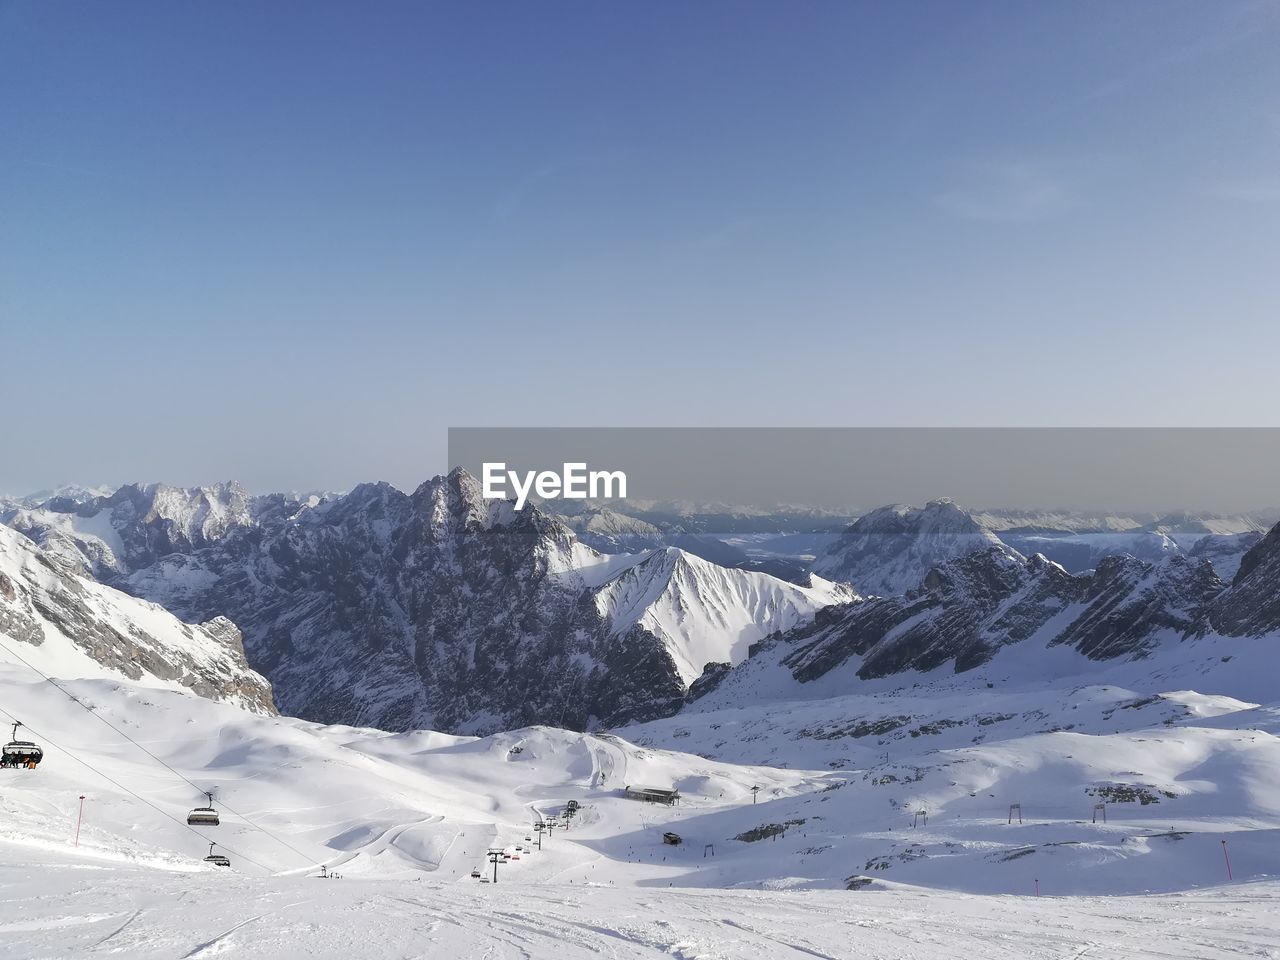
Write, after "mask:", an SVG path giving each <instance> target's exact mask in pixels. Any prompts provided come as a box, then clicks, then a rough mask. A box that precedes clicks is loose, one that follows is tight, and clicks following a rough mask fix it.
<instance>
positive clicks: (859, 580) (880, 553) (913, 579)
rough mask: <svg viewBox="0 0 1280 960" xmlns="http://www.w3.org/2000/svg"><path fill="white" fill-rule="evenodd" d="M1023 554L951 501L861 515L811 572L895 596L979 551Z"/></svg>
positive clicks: (875, 593)
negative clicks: (951, 562)
mask: <svg viewBox="0 0 1280 960" xmlns="http://www.w3.org/2000/svg"><path fill="white" fill-rule="evenodd" d="M986 549H995V550H999V551H1001V552H1002V553H1005V554H1008V555H1009V556H1011V557H1017V556H1019V554H1018V553H1017V551H1016V550H1014V549H1013V548H1012V547H1009V546H1007V545H1005V544H1004V543H1003V542H1001V540H1000V538H999V537H998V536H996V535H995V534H994V533H992V532H991V531H990V530H988V529H987V528H986V527H984V526H982V525H981V524H979V523H978V522H977V521H976V520H974V518H973V517H972V516H971V515H970V514H968V513H966V512H965V511H964V510H962V509H961V508H960V507H958V506H956V504H955V503H954V502H953V501H951V500H933V501H931V502H930V503H928V504H926V505H925V506H924V507H922V508H921V507H908V506H902V505H894V506H889V507H881V508H880V509H878V510H873V511H871V512H870V513H868V514H866V515H865V516H862V517H859V518H858V520H857V521H855V522H854V523H853V524H851V525H850V526H849V527H848V528H846V529H845V531H844V532H843V533H842V534H841V535H840V536H839V537H838V538H837V539H836V541H835V543H833V544H832V545H831V546H830V547H828V548H827V550H826V551H825V552H823V553H822V554H820V555H819V556H818V557H817V558H816V559H815V560H814V562H813V566H812V567H811V568H810V569H811V570H812V571H813V572H814V573H816V574H818V575H819V576H822V577H825V578H826V579H828V580H837V581H840V582H842V583H849V584H852V585H853V587H854V589H856V590H857V591H858V592H859V593H861V594H863V595H864V596H866V595H873V596H883V597H891V596H897V595H900V594H903V593H905V592H906V591H907V590H910V589H911V588H912V587H914V586H916V585H917V584H918V583H920V579H921V578H922V577H923V576H924V575H925V574H926V573H928V572H929V570H931V569H933V568H934V567H936V566H937V565H938V564H941V563H946V562H947V561H948V560H955V559H957V558H959V557H963V556H966V555H968V554H970V553H972V552H974V551H975V550H986Z"/></svg>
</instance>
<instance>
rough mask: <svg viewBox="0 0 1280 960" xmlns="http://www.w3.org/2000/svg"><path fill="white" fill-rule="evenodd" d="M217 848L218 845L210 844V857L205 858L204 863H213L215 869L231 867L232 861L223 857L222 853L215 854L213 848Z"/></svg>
mask: <svg viewBox="0 0 1280 960" xmlns="http://www.w3.org/2000/svg"><path fill="white" fill-rule="evenodd" d="M215 846H217V844H213V843H211V844H209V855H208V856H207V857H205V858H204V862H205V863H212V864H213V865H214V866H215V867H229V866H231V861H230V860H228V859H227V858H226V857H224V856H223V855H222V854H220V853H214V852H213V848H214V847H215Z"/></svg>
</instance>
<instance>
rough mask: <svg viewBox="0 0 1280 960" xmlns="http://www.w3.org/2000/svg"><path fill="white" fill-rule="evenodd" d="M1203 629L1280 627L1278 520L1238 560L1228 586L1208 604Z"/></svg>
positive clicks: (1249, 632)
mask: <svg viewBox="0 0 1280 960" xmlns="http://www.w3.org/2000/svg"><path fill="white" fill-rule="evenodd" d="M1206 629H1212V630H1216V631H1217V632H1218V633H1222V634H1226V635H1227V636H1231V637H1239V636H1260V635H1262V634H1265V633H1271V632H1272V631H1274V630H1280V524H1277V525H1276V526H1275V527H1273V528H1272V529H1271V531H1270V532H1269V533H1268V534H1267V535H1266V536H1265V537H1263V538H1262V540H1260V541H1259V542H1258V543H1256V544H1255V545H1254V546H1253V547H1251V548H1250V549H1249V551H1248V552H1247V553H1245V555H1244V557H1243V558H1242V559H1241V560H1240V568H1239V570H1238V571H1237V572H1236V575H1235V578H1234V579H1233V580H1232V581H1231V586H1230V588H1229V589H1227V590H1226V591H1224V592H1223V593H1222V595H1221V596H1219V597H1218V598H1217V599H1215V600H1214V602H1213V603H1212V604H1211V605H1210V607H1209V613H1208V617H1207V621H1206Z"/></svg>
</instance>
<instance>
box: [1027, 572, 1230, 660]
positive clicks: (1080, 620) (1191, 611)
mask: <svg viewBox="0 0 1280 960" xmlns="http://www.w3.org/2000/svg"><path fill="white" fill-rule="evenodd" d="M1088 584H1089V586H1088V590H1087V592H1086V593H1085V598H1084V599H1085V608H1084V609H1083V610H1082V611H1081V612H1080V614H1079V615H1078V616H1077V617H1076V618H1075V619H1074V620H1072V622H1071V624H1070V625H1069V626H1068V627H1067V628H1066V629H1065V630H1063V631H1062V632H1061V633H1060V634H1058V635H1057V636H1056V637H1054V639H1053V640H1052V643H1053V644H1067V645H1069V646H1072V647H1075V649H1077V650H1079V651H1080V652H1081V653H1083V654H1084V655H1085V656H1087V657H1089V658H1091V659H1093V660H1109V659H1111V658H1113V657H1121V656H1136V655H1142V654H1145V653H1147V652H1148V651H1149V649H1150V648H1151V646H1152V645H1153V644H1155V643H1158V642H1159V641H1160V640H1161V639H1172V638H1180V637H1182V636H1183V635H1185V634H1186V633H1187V632H1188V631H1190V630H1191V629H1192V628H1193V627H1194V626H1195V625H1196V624H1197V623H1198V622H1199V620H1200V619H1201V618H1202V617H1203V616H1204V613H1205V608H1206V606H1207V605H1208V603H1209V601H1210V600H1212V599H1213V597H1214V596H1216V595H1217V594H1218V593H1219V592H1220V591H1221V590H1222V588H1223V583H1222V581H1221V580H1219V579H1218V575H1217V574H1216V573H1214V571H1213V566H1212V565H1211V564H1210V563H1209V562H1208V561H1207V560H1192V559H1189V558H1188V557H1184V556H1180V555H1175V556H1172V557H1170V558H1169V559H1168V560H1165V561H1164V562H1163V563H1159V564H1150V563H1144V562H1143V561H1141V560H1138V559H1136V558H1134V557H1107V558H1105V559H1104V560H1103V561H1102V562H1101V563H1099V564H1098V569H1097V570H1096V571H1095V572H1094V574H1093V576H1091V577H1089V578H1088Z"/></svg>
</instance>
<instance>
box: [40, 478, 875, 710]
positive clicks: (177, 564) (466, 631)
mask: <svg viewBox="0 0 1280 960" xmlns="http://www.w3.org/2000/svg"><path fill="white" fill-rule="evenodd" d="M241 493H242V491H239V488H238V487H234V486H233V485H232V486H224V487H218V488H207V489H203V490H202V489H196V490H190V491H179V490H170V491H165V490H160V489H156V488H145V489H142V488H126V489H124V490H122V491H119V492H117V494H114V495H112V496H111V497H109V498H104V499H102V500H100V501H98V502H97V505H98V508H99V510H98V512H97V513H93V512H92V508H91V507H88V506H86V507H82V508H78V512H77V513H76V514H74V522H70V521H67V520H66V518H65V516H64V515H62V514H57V513H56V512H55V513H52V514H51V513H49V512H48V511H44V512H40V511H32V512H30V513H29V514H28V515H27V516H26V517H25V518H23V520H24V522H26V523H27V524H28V526H29V527H30V528H31V529H32V530H33V532H34V533H37V534H38V535H41V536H43V537H44V539H45V540H46V541H47V542H50V543H54V542H57V543H58V544H59V545H61V546H63V547H65V548H67V550H68V551H69V552H68V556H67V557H66V558H64V562H65V564H66V565H67V566H69V567H70V566H74V565H75V564H76V563H77V562H78V563H79V564H80V565H81V566H83V567H94V568H96V569H98V570H99V571H100V573H101V575H102V576H104V577H106V578H108V579H110V581H111V582H112V583H114V584H117V585H120V586H121V587H122V588H124V589H127V590H129V591H130V592H132V593H134V594H136V595H138V596H144V597H148V598H150V599H153V600H155V601H157V602H159V603H162V604H163V605H164V606H166V607H168V608H169V609H171V610H175V611H178V612H179V613H180V614H181V615H182V616H184V617H187V618H189V619H198V620H203V619H206V618H209V617H212V616H215V615H219V614H221V615H225V616H228V617H230V618H231V619H232V620H234V621H235V622H236V623H237V624H239V625H240V626H241V628H242V629H243V630H244V632H245V644H246V647H247V649H248V653H249V657H250V660H251V662H252V663H253V664H254V665H255V666H256V667H258V668H259V669H261V670H263V671H264V672H265V673H266V674H267V675H268V676H270V677H271V679H272V682H273V684H274V685H275V690H276V697H277V700H278V702H279V704H280V706H281V708H282V709H283V710H285V711H286V712H288V713H292V714H295V715H298V716H302V717H306V718H307V719H312V720H318V721H321V722H333V723H350V724H366V725H372V726H379V727H383V728H386V729H406V728H411V727H432V728H435V729H441V730H448V731H453V732H467V733H471V732H480V733H487V732H491V731H494V730H498V729H510V728H513V727H519V726H524V725H529V724H536V723H551V724H557V725H561V726H568V727H586V726H589V725H592V724H607V725H615V724H618V723H621V722H624V721H627V720H636V719H648V718H652V717H655V716H659V715H663V714H667V713H671V712H674V711H675V710H676V709H678V707H679V705H680V704H681V703H682V702H683V698H684V694H685V690H686V687H687V686H688V684H689V683H690V682H691V681H693V680H694V679H696V678H697V677H698V675H699V674H700V673H701V672H702V668H703V666H704V665H705V664H706V663H707V662H709V661H723V660H726V659H728V660H736V659H741V658H744V657H745V655H746V648H747V646H748V645H749V644H750V643H751V642H753V641H754V640H756V639H759V638H760V637H761V636H764V635H765V634H768V633H771V632H774V631H778V630H782V629H788V628H790V627H793V626H796V625H798V624H799V623H802V622H805V621H806V620H807V619H808V618H809V617H810V616H812V614H813V612H814V611H815V610H817V609H819V608H820V607H822V606H824V605H826V604H828V603H831V602H834V601H836V600H839V599H843V598H845V597H847V596H850V595H851V591H849V590H848V589H847V588H845V587H842V586H838V585H835V584H830V583H822V582H818V583H815V584H807V585H798V584H791V583H785V582H782V581H780V580H777V579H775V578H773V577H770V576H767V575H764V574H761V573H756V572H750V571H745V570H729V569H725V568H723V567H720V566H718V565H716V564H713V563H708V562H706V561H704V560H701V559H699V558H697V557H694V556H690V555H688V554H685V553H683V552H682V551H680V550H676V549H672V548H667V549H663V550H658V551H654V552H652V553H645V554H640V555H634V556H605V555H603V554H600V553H597V552H596V551H594V550H592V549H590V548H589V547H587V546H585V545H583V544H582V543H580V542H579V541H578V540H577V539H576V538H575V537H574V535H573V534H572V532H571V531H570V530H569V529H568V528H567V527H565V526H564V525H563V524H562V523H560V522H559V521H558V520H556V519H554V518H552V517H550V516H549V515H547V514H546V513H544V512H542V511H541V510H540V509H538V508H537V507H535V506H533V505H529V506H526V508H525V509H524V510H521V511H516V510H514V508H513V506H512V504H510V503H508V502H503V501H486V500H484V499H483V496H482V492H481V489H480V485H479V483H478V482H477V481H476V480H475V479H474V478H472V477H470V476H469V475H467V474H465V473H463V472H460V471H459V472H455V473H453V474H451V475H449V476H448V477H438V478H436V479H434V480H431V481H429V482H427V483H424V484H423V485H422V486H421V487H419V488H418V490H417V491H415V492H414V493H413V494H412V495H406V494H404V493H402V492H400V491H398V490H396V489H395V488H394V487H391V486H390V485H388V484H364V485H361V486H359V487H357V488H355V489H354V490H352V491H351V492H350V493H348V494H346V495H342V496H337V497H333V498H332V499H326V500H323V501H322V500H319V499H316V498H308V499H305V500H303V499H299V498H296V497H293V496H281V495H277V496H270V497H260V498H256V499H255V500H253V501H248V500H247V499H246V498H244V497H243V496H241ZM144 507H145V508H146V509H143V508H144ZM165 551H168V552H165ZM100 556H101V557H107V556H109V557H110V562H99V560H98V557H100ZM77 558H78V560H77ZM124 571H128V572H127V573H126V572H124Z"/></svg>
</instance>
